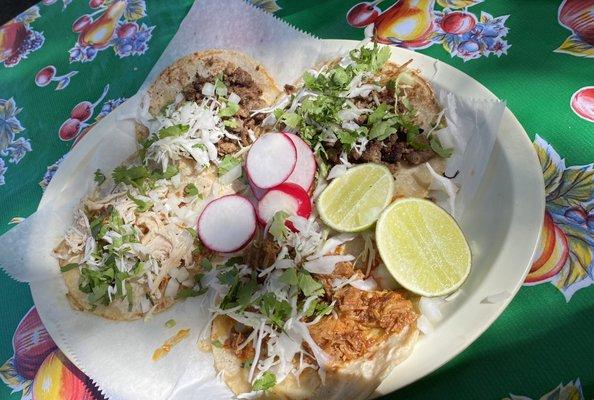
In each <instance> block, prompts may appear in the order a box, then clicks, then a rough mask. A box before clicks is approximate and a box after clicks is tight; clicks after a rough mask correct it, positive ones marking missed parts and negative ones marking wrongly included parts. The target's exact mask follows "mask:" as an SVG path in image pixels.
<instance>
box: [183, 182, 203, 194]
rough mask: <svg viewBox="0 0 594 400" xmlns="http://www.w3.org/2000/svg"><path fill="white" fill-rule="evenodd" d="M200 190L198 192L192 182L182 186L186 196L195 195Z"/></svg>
mask: <svg viewBox="0 0 594 400" xmlns="http://www.w3.org/2000/svg"><path fill="white" fill-rule="evenodd" d="M199 193H200V192H198V188H197V187H196V185H194V184H193V183H188V184H187V185H186V187H185V188H184V195H186V196H196V195H198V194H199Z"/></svg>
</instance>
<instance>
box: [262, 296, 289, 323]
mask: <svg viewBox="0 0 594 400" xmlns="http://www.w3.org/2000/svg"><path fill="white" fill-rule="evenodd" d="M259 306H260V312H261V313H262V314H264V315H265V316H266V317H267V318H268V319H269V320H270V322H271V323H272V324H273V325H276V327H278V328H279V329H282V328H283V325H284V324H285V321H286V320H287V319H289V317H290V316H291V310H292V308H291V305H290V304H289V302H288V301H286V300H282V301H279V300H278V299H277V298H276V295H275V294H274V293H271V292H269V293H266V294H264V295H263V296H262V297H260V301H259Z"/></svg>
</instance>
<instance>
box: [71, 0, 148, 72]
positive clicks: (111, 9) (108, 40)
mask: <svg viewBox="0 0 594 400" xmlns="http://www.w3.org/2000/svg"><path fill="white" fill-rule="evenodd" d="M89 6H90V7H91V8H93V9H95V11H93V12H91V13H90V14H84V15H82V16H80V17H79V18H78V19H76V20H75V21H74V23H73V24H72V31H73V32H76V33H78V40H77V42H76V43H75V44H74V46H73V47H72V48H71V49H70V50H69V54H70V62H89V61H92V60H94V59H95V57H96V56H97V54H98V53H99V52H100V51H103V50H105V49H107V48H109V47H112V48H113V50H114V52H115V54H116V55H117V56H118V57H120V58H123V57H128V56H137V55H141V54H144V53H145V52H146V51H147V50H148V42H149V40H150V39H151V37H152V32H153V29H154V28H155V27H154V26H147V25H146V24H144V23H142V24H140V25H139V24H138V23H137V22H136V21H138V20H139V19H141V18H143V17H145V16H146V4H145V2H144V0H91V1H89Z"/></svg>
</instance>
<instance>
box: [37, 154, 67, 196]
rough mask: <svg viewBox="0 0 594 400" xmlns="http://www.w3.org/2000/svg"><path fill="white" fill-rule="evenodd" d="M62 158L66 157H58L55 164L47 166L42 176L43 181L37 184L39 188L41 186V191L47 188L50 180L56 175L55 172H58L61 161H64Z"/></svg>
mask: <svg viewBox="0 0 594 400" xmlns="http://www.w3.org/2000/svg"><path fill="white" fill-rule="evenodd" d="M64 157H66V156H65V155H64V156H62V157H60V158H59V159H58V160H57V161H56V162H55V163H53V164H52V165H49V166H48V167H47V168H46V171H45V174H44V175H43V179H42V180H41V181H40V182H39V186H41V189H43V190H45V189H46V188H47V186H48V185H49V183H50V182H51V180H52V178H53V177H54V175H55V174H56V171H58V167H60V164H61V163H62V161H64Z"/></svg>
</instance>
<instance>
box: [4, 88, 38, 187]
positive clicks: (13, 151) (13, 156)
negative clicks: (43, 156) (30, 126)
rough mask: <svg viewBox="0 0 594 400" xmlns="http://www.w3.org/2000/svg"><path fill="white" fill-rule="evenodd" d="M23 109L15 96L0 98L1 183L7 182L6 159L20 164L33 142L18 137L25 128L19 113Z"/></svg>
mask: <svg viewBox="0 0 594 400" xmlns="http://www.w3.org/2000/svg"><path fill="white" fill-rule="evenodd" d="M21 111H22V109H21V108H18V107H17V106H16V103H15V101H14V99H13V98H10V99H8V100H5V99H0V157H3V158H0V185H4V184H5V178H4V174H5V173H6V171H7V170H8V167H7V165H6V159H7V160H8V162H9V163H11V164H18V163H19V162H20V161H21V160H22V159H23V157H25V155H26V154H27V153H29V152H30V151H32V148H31V142H30V141H29V139H27V138H24V137H22V136H21V137H19V138H16V136H17V135H18V134H20V133H21V132H23V131H24V130H25V128H24V127H23V126H22V125H21V122H20V121H19V120H18V118H17V115H18V114H19V113H20V112H21Z"/></svg>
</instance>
